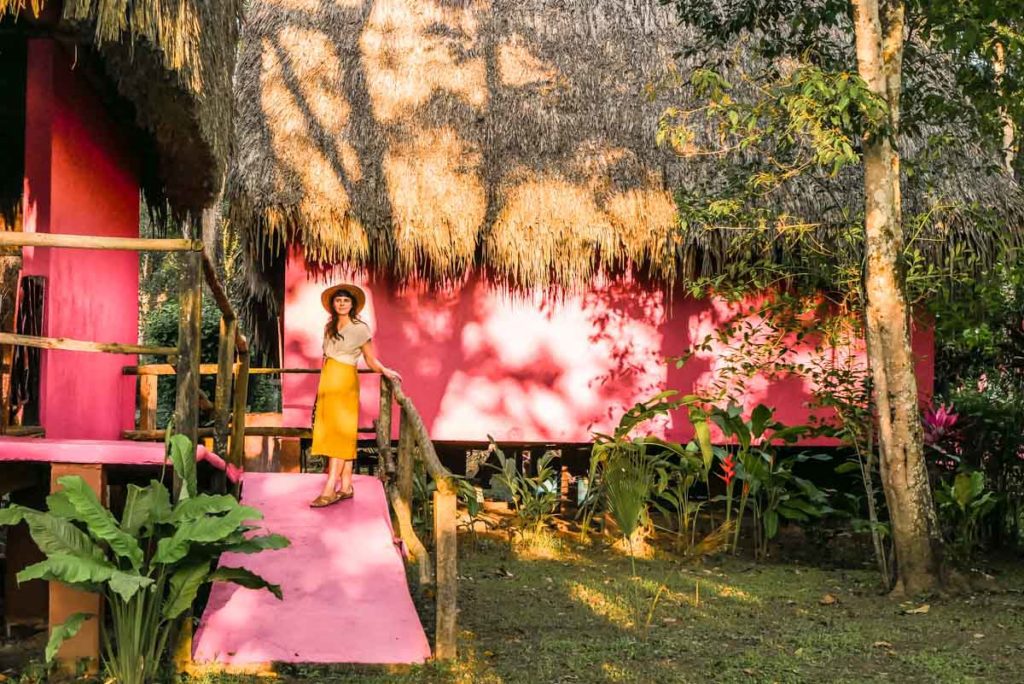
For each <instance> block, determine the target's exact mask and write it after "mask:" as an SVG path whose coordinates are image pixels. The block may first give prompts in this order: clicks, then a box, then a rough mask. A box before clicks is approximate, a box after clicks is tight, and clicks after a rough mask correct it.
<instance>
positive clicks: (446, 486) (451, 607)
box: [434, 477, 459, 660]
mask: <svg viewBox="0 0 1024 684" xmlns="http://www.w3.org/2000/svg"><path fill="white" fill-rule="evenodd" d="M457 515H458V511H457V497H456V489H455V482H454V481H453V480H452V479H451V478H447V477H445V478H442V479H439V480H438V481H437V489H436V490H435V491H434V553H435V554H437V622H436V627H435V631H434V658H436V659H437V660H453V659H454V658H455V656H456V651H457V646H456V643H457V638H458V629H457V623H456V615H457V612H458V609H457V603H458V595H459V585H458V581H459V580H458V567H457V565H458V548H457V524H458V518H457Z"/></svg>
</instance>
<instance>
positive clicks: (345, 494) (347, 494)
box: [335, 488, 356, 501]
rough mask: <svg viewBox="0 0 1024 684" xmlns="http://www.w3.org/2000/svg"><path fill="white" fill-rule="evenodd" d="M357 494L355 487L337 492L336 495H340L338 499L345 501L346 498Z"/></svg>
mask: <svg viewBox="0 0 1024 684" xmlns="http://www.w3.org/2000/svg"><path fill="white" fill-rule="evenodd" d="M355 495H356V490H355V489H354V488H353V489H350V490H348V491H347V492H336V493H335V496H337V497H338V501H343V500H345V499H351V498H352V497H353V496H355Z"/></svg>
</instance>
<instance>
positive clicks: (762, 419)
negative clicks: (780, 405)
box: [750, 404, 774, 439]
mask: <svg viewBox="0 0 1024 684" xmlns="http://www.w3.org/2000/svg"><path fill="white" fill-rule="evenodd" d="M772 413H774V409H771V408H768V407H767V406H765V405H764V404H758V405H757V406H755V407H754V410H753V412H751V414H750V432H751V436H752V437H753V438H754V439H758V438H760V437H761V435H763V434H764V430H765V427H766V426H767V425H768V421H770V420H771V419H772Z"/></svg>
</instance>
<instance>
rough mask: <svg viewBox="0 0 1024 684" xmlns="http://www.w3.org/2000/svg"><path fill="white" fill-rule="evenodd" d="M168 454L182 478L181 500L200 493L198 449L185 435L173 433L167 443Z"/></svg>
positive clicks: (176, 472)
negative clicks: (197, 472) (197, 469)
mask: <svg viewBox="0 0 1024 684" xmlns="http://www.w3.org/2000/svg"><path fill="white" fill-rule="evenodd" d="M167 450H168V456H169V457H170V459H171V465H172V466H173V467H174V472H175V474H176V475H177V476H178V477H179V478H180V479H181V492H180V493H179V494H178V499H179V501H181V500H184V499H188V498H190V497H193V496H195V495H196V494H198V493H199V490H198V486H197V485H196V449H195V447H194V446H193V445H192V442H191V441H190V440H189V438H188V437H186V436H185V435H181V434H177V435H173V436H172V437H171V438H170V439H169V440H168V443H167Z"/></svg>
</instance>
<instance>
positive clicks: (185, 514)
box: [173, 494, 239, 524]
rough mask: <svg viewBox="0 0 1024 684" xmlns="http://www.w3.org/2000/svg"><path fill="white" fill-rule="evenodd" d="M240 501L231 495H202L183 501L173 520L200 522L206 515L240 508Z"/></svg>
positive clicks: (177, 508)
mask: <svg viewBox="0 0 1024 684" xmlns="http://www.w3.org/2000/svg"><path fill="white" fill-rule="evenodd" d="M238 506H239V503H238V499H236V498H235V497H233V496H231V495H229V494H218V495H215V496H213V495H210V494H200V495H199V496H194V497H192V498H189V499H182V500H181V501H179V502H178V505H177V506H175V507H174V516H173V520H174V522H175V523H176V524H177V523H182V522H186V521H189V520H198V519H199V518H202V517H204V516H206V515H212V514H217V513H227V512H228V511H231V510H234V509H236V508H238Z"/></svg>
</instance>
